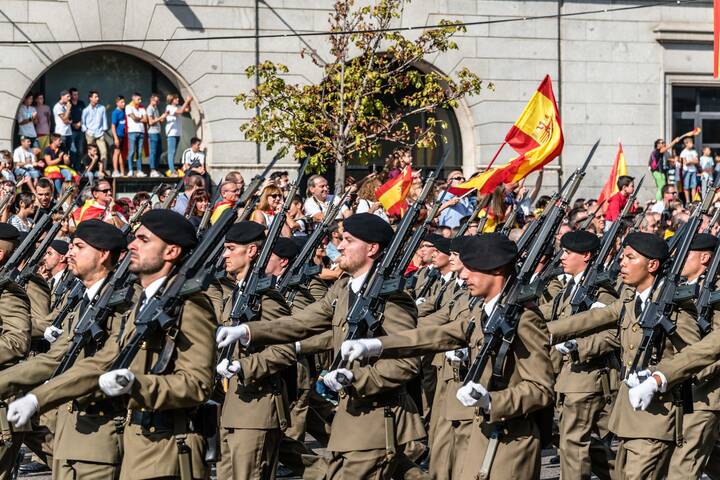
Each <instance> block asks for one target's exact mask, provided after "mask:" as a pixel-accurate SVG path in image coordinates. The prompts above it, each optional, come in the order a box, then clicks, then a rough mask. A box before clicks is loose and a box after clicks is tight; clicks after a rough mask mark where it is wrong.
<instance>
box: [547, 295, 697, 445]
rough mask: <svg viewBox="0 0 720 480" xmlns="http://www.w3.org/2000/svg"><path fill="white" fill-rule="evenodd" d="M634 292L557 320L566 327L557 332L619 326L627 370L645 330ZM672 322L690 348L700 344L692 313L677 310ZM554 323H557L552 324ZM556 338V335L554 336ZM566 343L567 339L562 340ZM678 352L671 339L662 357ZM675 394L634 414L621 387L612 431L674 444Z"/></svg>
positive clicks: (664, 396) (611, 426) (611, 423)
mask: <svg viewBox="0 0 720 480" xmlns="http://www.w3.org/2000/svg"><path fill="white" fill-rule="evenodd" d="M634 302H635V289H633V288H625V289H623V292H622V294H621V296H620V299H618V300H616V301H615V302H613V303H611V304H610V305H608V306H607V307H605V308H596V309H593V310H588V311H587V312H583V313H579V314H577V315H573V316H570V317H567V318H565V319H563V320H558V322H557V323H560V322H563V325H561V327H563V328H560V329H558V331H557V332H556V333H559V334H564V333H567V329H566V328H565V327H567V325H566V324H573V323H575V324H576V325H577V327H578V330H580V331H582V330H583V329H585V328H587V329H592V327H593V326H594V327H598V326H599V325H602V326H604V327H608V326H610V325H613V324H615V325H619V328H618V331H617V341H618V344H619V346H620V348H621V361H622V364H623V367H624V369H625V370H628V369H629V368H630V366H631V365H632V362H633V360H634V359H635V355H636V353H637V347H638V345H639V343H640V341H641V339H642V335H643V331H642V328H641V327H640V325H639V323H638V321H639V319H638V318H636V317H635V310H634ZM671 320H672V321H673V322H675V324H676V325H677V333H678V336H679V337H680V338H681V339H682V340H683V341H684V342H685V343H686V344H688V345H690V344H693V343H695V342H697V341H698V340H699V338H700V334H699V331H698V328H697V324H696V322H695V319H694V317H693V314H692V313H690V312H688V311H686V310H682V309H676V311H675V312H674V313H673V315H672V318H671ZM553 323H555V322H553ZM553 335H555V333H553ZM562 341H564V340H562ZM676 353H677V351H676V349H675V348H674V347H673V345H672V343H671V342H670V340H666V342H665V348H664V350H663V358H665V359H670V358H672V357H673V356H674V355H675V354H676ZM673 399H674V397H673V393H672V392H667V393H664V394H661V395H658V396H657V397H656V398H655V400H654V401H653V402H652V403H651V404H650V407H649V408H648V409H647V410H646V411H635V410H634V409H633V408H632V406H631V405H630V401H629V399H628V387H627V385H626V384H625V383H623V384H621V386H620V391H619V392H618V396H617V400H616V401H615V404H614V406H613V410H612V413H611V415H610V430H611V431H612V432H613V433H615V434H616V435H617V436H619V437H621V438H648V439H654V440H662V441H667V442H674V441H675V440H676V439H675V415H676V407H675V406H674V405H673Z"/></svg>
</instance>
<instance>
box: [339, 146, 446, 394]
mask: <svg viewBox="0 0 720 480" xmlns="http://www.w3.org/2000/svg"><path fill="white" fill-rule="evenodd" d="M448 153H449V150H448V151H447V152H446V153H445V155H443V157H442V159H441V160H440V162H439V163H438V164H437V166H436V167H435V170H434V171H433V172H431V173H430V174H429V175H428V176H427V178H426V179H425V186H424V187H423V189H422V191H421V192H420V195H419V196H418V198H417V200H416V201H415V203H413V204H412V205H411V206H410V208H409V209H408V211H407V212H405V215H404V216H403V217H402V220H400V223H399V224H398V227H397V230H396V231H395V236H394V237H393V239H392V241H391V242H390V245H388V246H387V248H386V249H385V251H384V253H383V254H382V257H381V258H380V259H378V260H377V261H375V262H374V263H373V267H372V269H371V270H370V272H369V273H368V275H367V276H366V277H365V281H364V282H363V285H362V286H361V289H360V292H359V293H358V294H357V297H356V299H355V302H354V303H353V304H352V306H350V308H349V309H348V314H347V323H348V331H347V335H346V337H345V338H346V340H353V339H357V338H368V337H370V338H372V337H374V336H375V335H376V334H377V332H378V330H379V329H380V327H381V325H382V320H383V316H384V314H385V302H386V301H387V298H388V297H389V296H390V295H392V294H393V293H395V292H399V291H402V289H403V288H404V286H405V270H406V269H407V266H408V264H409V262H410V259H411V258H412V255H403V253H406V252H403V248H404V245H405V244H406V243H407V240H408V238H410V237H412V229H413V227H414V226H415V223H416V221H417V218H418V216H419V215H420V210H421V209H422V208H423V206H424V205H425V201H426V200H427V198H428V196H429V195H430V193H431V192H432V190H433V187H434V186H435V181H436V179H437V177H438V174H439V173H440V171H441V169H442V168H443V166H444V165H445V160H446V159H447V156H448ZM428 216H429V215H428ZM426 220H427V219H426ZM431 220H432V218H431V219H430V221H431ZM413 253H414V252H413ZM403 263H404V264H403ZM343 364H344V362H343V360H342V355H341V354H340V352H339V351H338V352H337V354H336V355H335V359H334V360H333V363H332V366H331V368H330V370H337V369H338V368H340V367H341V366H342V365H343ZM338 381H339V382H340V383H343V384H344V383H346V382H347V379H343V378H342V376H341V375H338Z"/></svg>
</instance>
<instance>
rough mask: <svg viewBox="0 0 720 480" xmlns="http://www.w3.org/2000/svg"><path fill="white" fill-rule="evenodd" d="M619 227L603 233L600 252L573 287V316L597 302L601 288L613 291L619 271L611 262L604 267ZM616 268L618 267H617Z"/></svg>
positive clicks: (624, 212)
mask: <svg viewBox="0 0 720 480" xmlns="http://www.w3.org/2000/svg"><path fill="white" fill-rule="evenodd" d="M644 179H645V177H642V178H641V179H640V181H639V182H638V185H637V188H635V191H634V192H633V193H632V195H630V197H629V198H628V201H627V203H625V206H624V207H623V209H622V212H620V217H619V218H623V217H625V215H627V214H628V212H629V211H630V208H631V206H632V204H633V203H635V198H637V195H638V192H639V191H640V187H641V186H642V184H643V181H644ZM621 227H622V222H621V221H617V222H613V223H612V225H610V228H609V229H608V231H607V232H605V235H603V237H602V242H601V244H600V250H599V251H598V253H597V255H595V257H594V258H593V260H592V262H591V264H590V265H589V266H588V268H586V269H585V271H584V272H583V275H582V278H581V280H580V282H578V285H577V287H575V291H574V293H573V296H572V298H571V299H570V305H571V308H572V313H573V314H575V313H578V312H584V311H585V310H589V309H590V306H591V305H592V304H593V303H595V301H597V297H598V292H599V290H600V287H601V286H604V287H605V288H607V289H609V290H610V291H615V279H616V278H617V274H618V272H619V269H618V271H615V270H614V269H615V268H616V267H615V266H614V264H613V263H612V262H611V264H610V265H609V266H608V265H606V263H607V259H608V257H609V256H610V253H611V252H612V249H613V248H614V247H615V245H616V242H617V239H618V237H619V236H620V234H621V233H622V230H621ZM621 250H622V247H621ZM617 267H619V265H618V266H617Z"/></svg>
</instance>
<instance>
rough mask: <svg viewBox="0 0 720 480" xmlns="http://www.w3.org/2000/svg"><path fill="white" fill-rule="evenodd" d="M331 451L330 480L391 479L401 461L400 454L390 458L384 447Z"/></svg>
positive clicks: (400, 449)
mask: <svg viewBox="0 0 720 480" xmlns="http://www.w3.org/2000/svg"><path fill="white" fill-rule="evenodd" d="M402 449H403V448H402V447H399V448H398V451H402ZM331 453H332V458H331V459H330V465H329V466H328V474H327V478H328V480H390V478H392V476H393V473H394V472H395V469H396V468H397V467H398V464H399V461H400V456H398V455H395V456H393V457H391V458H388V455H387V450H386V449H384V448H381V449H375V450H355V451H350V452H331Z"/></svg>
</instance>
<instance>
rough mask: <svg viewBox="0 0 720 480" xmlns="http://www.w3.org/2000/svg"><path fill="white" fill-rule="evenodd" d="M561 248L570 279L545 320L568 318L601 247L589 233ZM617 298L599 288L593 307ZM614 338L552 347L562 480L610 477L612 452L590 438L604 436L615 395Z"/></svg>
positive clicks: (608, 333) (574, 235) (569, 237)
mask: <svg viewBox="0 0 720 480" xmlns="http://www.w3.org/2000/svg"><path fill="white" fill-rule="evenodd" d="M560 246H561V248H562V249H563V253H562V256H561V257H560V263H561V265H562V268H563V272H564V275H565V276H566V277H569V278H567V279H566V283H565V286H564V287H563V290H562V292H559V293H558V294H557V295H556V296H555V299H554V300H553V302H551V303H549V304H545V305H544V307H543V310H544V311H545V312H546V313H545V316H546V318H548V319H550V320H555V319H557V318H562V317H565V316H568V315H570V314H571V312H572V305H571V304H570V302H571V300H572V298H573V294H574V292H575V291H576V287H577V286H578V285H580V282H581V281H582V279H583V273H584V272H585V270H587V268H588V264H589V263H590V260H591V259H592V257H593V255H594V254H595V253H596V252H597V250H598V249H599V248H600V240H599V239H598V237H597V236H596V235H594V234H592V233H590V232H587V231H584V230H578V231H572V232H568V233H566V234H565V235H563V236H562V238H561V239H560ZM616 299H617V295H616V294H615V292H611V291H609V290H607V289H605V288H600V291H599V292H598V297H597V301H596V302H595V303H594V304H593V307H592V308H599V307H605V306H606V305H608V304H610V303H612V302H613V301H615V300H616ZM547 310H550V312H547ZM614 335H615V332H614V331H613V330H612V329H607V330H605V331H603V332H600V333H597V334H595V335H592V336H589V337H584V338H579V339H573V340H570V341H568V342H565V343H559V344H557V345H555V346H554V349H555V350H556V351H557V352H559V353H561V354H562V355H563V362H562V368H561V371H560V373H559V375H558V376H557V379H556V381H555V391H556V392H557V393H558V394H559V396H560V401H559V403H560V422H559V435H560V445H559V453H560V471H561V475H562V477H563V478H577V479H587V480H589V479H590V477H591V472H594V473H595V474H596V475H597V476H598V477H599V478H603V479H609V478H610V475H611V472H612V464H613V460H614V459H613V458H612V452H610V451H609V447H608V446H607V445H605V444H604V443H603V442H601V441H598V440H596V438H595V437H599V438H600V439H603V438H605V437H606V436H607V435H608V434H609V431H608V429H607V427H608V425H607V423H608V418H609V415H610V408H611V406H612V401H613V392H612V391H611V387H612V386H615V389H614V390H615V391H616V390H617V386H616V384H617V375H618V372H617V369H616V363H617V362H616V361H614V359H613V357H614V352H615V346H614V344H613V343H612V341H611V339H612V337H613V336H614ZM612 377H615V378H612ZM592 434H595V437H593V436H592Z"/></svg>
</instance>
